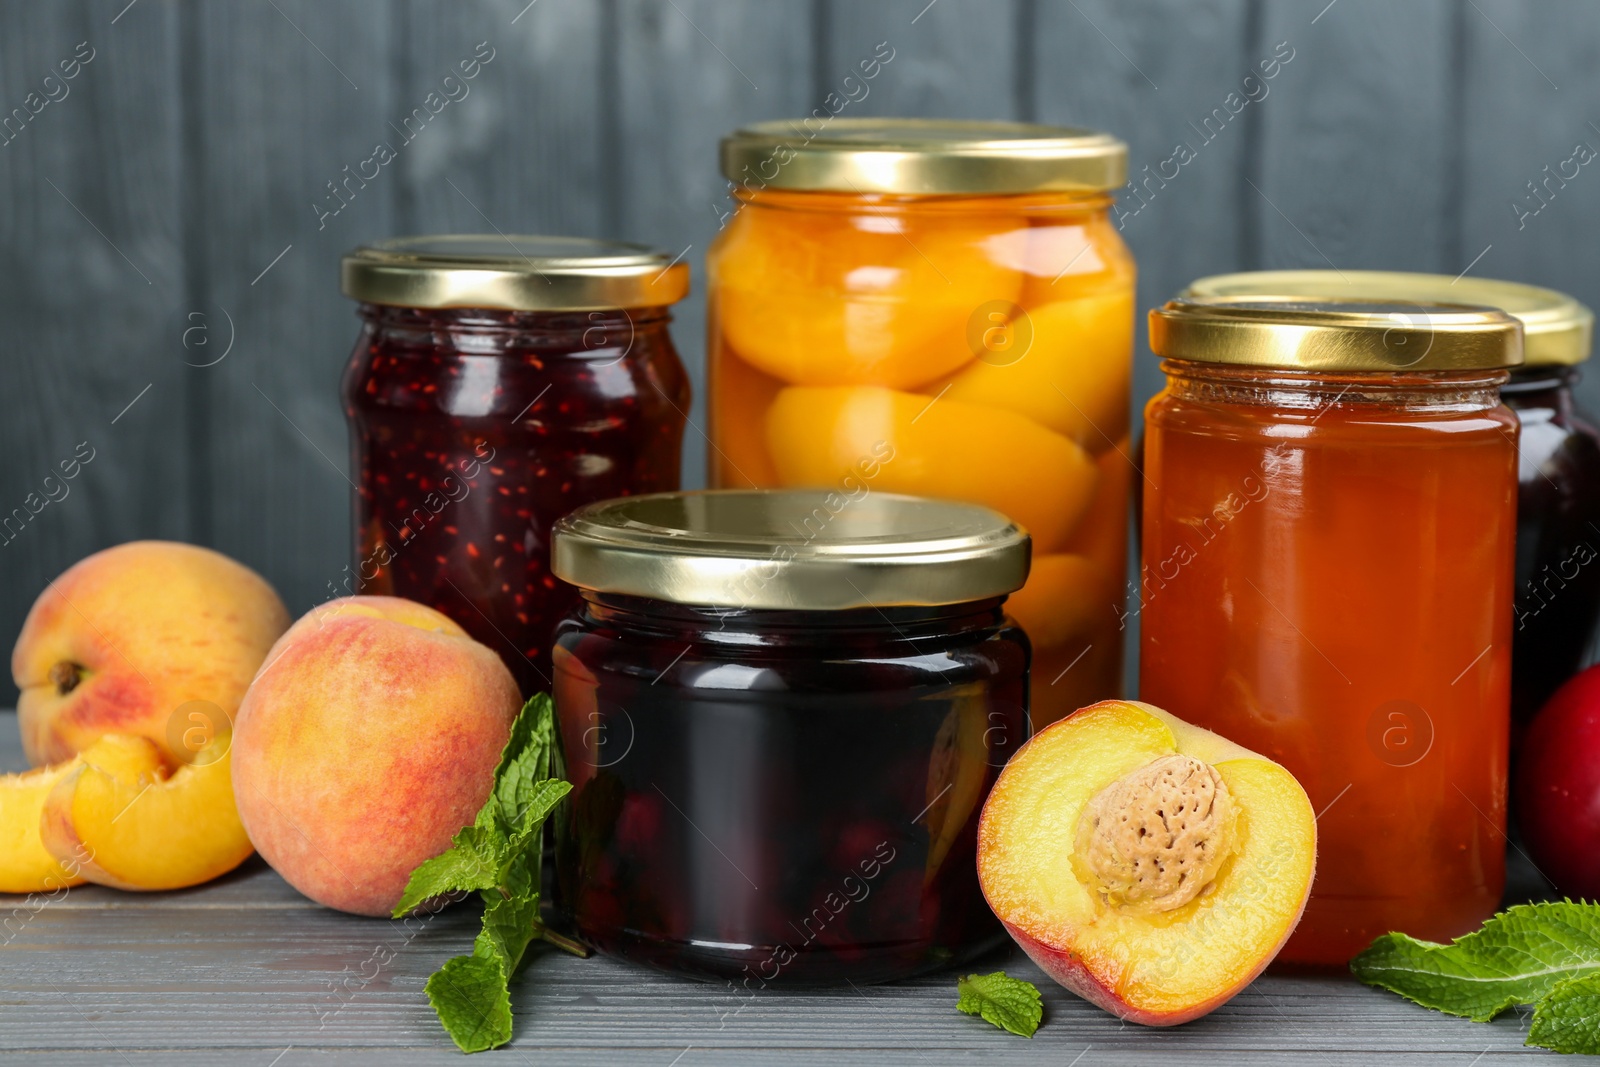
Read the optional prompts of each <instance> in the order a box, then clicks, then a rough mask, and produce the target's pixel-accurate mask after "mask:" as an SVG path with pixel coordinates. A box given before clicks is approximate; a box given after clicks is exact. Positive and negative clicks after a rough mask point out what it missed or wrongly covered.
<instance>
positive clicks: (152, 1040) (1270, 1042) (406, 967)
mask: <svg viewBox="0 0 1600 1067" xmlns="http://www.w3.org/2000/svg"><path fill="white" fill-rule="evenodd" d="M23 766H24V761H23V759H22V755H21V752H20V750H19V748H18V743H17V729H16V720H15V717H14V716H13V715H12V714H10V713H4V714H0V770H7V771H8V770H17V769H21V768H22V767H23ZM476 921H477V916H476V909H475V908H474V907H473V906H471V905H461V906H458V907H456V908H453V909H451V910H449V911H446V912H444V913H442V914H439V915H437V916H435V917H433V918H432V919H430V920H429V921H428V922H427V923H426V924H425V925H422V926H421V928H420V929H417V928H415V925H416V924H413V929H409V930H408V929H407V928H406V927H404V926H402V924H400V923H391V922H386V921H383V920H377V919H360V918H355V917H353V916H349V915H341V914H338V913H335V912H332V911H329V910H327V909H325V908H321V907H319V906H317V905H315V904H313V903H311V902H310V901H308V900H306V899H305V898H303V897H301V896H300V895H299V894H298V893H296V892H295V891H294V890H293V889H291V888H289V886H288V885H287V884H285V883H284V881H283V880H282V879H281V878H279V877H278V876H277V875H276V874H274V873H273V872H272V871H271V870H270V869H268V868H267V867H266V865H265V864H263V863H262V862H261V861H260V860H259V859H252V860H251V861H250V862H249V863H247V864H246V865H245V866H244V867H243V868H242V869H241V870H239V871H236V872H235V873H233V874H232V875H230V876H228V877H226V878H223V879H221V880H219V881H217V882H213V883H212V884H210V885H207V886H203V887H200V888H198V889H193V890H187V891H184V892H178V893H155V894H148V895H139V894H131V893H120V892H117V891H114V890H109V889H102V888H100V887H98V886H84V887H80V888H77V889H73V890H71V891H70V892H68V893H65V894H63V895H61V896H60V898H59V899H56V900H53V901H47V902H43V903H41V901H40V900H34V901H33V902H32V903H30V902H29V901H28V900H27V899H26V898H22V897H12V896H4V895H0V1059H5V1060H11V1059H15V1060H19V1061H26V1062H37V1061H39V1060H40V1059H42V1058H45V1059H49V1060H50V1061H51V1062H63V1063H90V1062H93V1063H124V1064H128V1065H135V1064H156V1063H160V1064H179V1065H183V1064H214V1063H221V1062H226V1063H232V1064H239V1065H241V1067H242V1065H247V1064H259V1065H260V1067H292V1065H295V1064H302V1063H334V1062H338V1063H355V1064H374V1065H376V1064H384V1065H388V1064H421V1063H457V1062H460V1060H461V1056H460V1053H458V1052H457V1051H456V1050H455V1047H454V1046H453V1045H451V1044H450V1042H449V1040H448V1039H447V1038H446V1037H445V1035H444V1032H443V1031H442V1030H441V1029H440V1028H439V1024H438V1022H437V1020H436V1019H435V1018H434V1016H433V1012H432V1010H431V1009H430V1008H429V1007H428V1003H427V1000H426V998H425V997H424V995H423V992H422V986H423V983H424V982H425V981H426V980H427V977H428V975H429V974H430V973H432V971H434V970H435V969H436V968H437V967H439V966H440V965H441V964H442V963H443V962H444V961H445V960H446V959H448V958H449V957H450V956H452V955H456V954H457V953H460V952H463V951H467V950H468V947H469V946H470V944H471V941H472V937H473V933H474V932H475V925H476ZM535 952H538V950H537V949H536V950H535ZM999 967H1004V968H1005V969H1006V970H1007V971H1009V972H1010V973H1011V974H1013V975H1017V976H1021V977H1025V978H1028V979H1030V980H1032V981H1033V982H1035V983H1037V984H1038V985H1039V987H1040V989H1041V990H1042V991H1043V993H1044V1003H1045V1020H1044V1025H1043V1026H1042V1027H1041V1028H1040V1030H1039V1033H1038V1035H1037V1036H1036V1037H1034V1038H1033V1039H1032V1040H1031V1041H1030V1040H1024V1039H1022V1038H1019V1037H1013V1036H1011V1035H1009V1034H1005V1033H1002V1032H1001V1031H999V1030H996V1029H994V1028H992V1027H990V1026H989V1025H988V1024H987V1023H983V1022H981V1021H979V1020H977V1019H973V1018H970V1017H968V1016H965V1015H961V1014H959V1013H958V1012H957V1011H956V1010H955V999H956V997H955V975H954V974H942V975H937V976H933V977H929V978H925V979H921V980H917V981H913V982H906V983H902V984H898V985H889V986H863V987H860V988H850V987H847V988H845V989H841V990H835V991H823V992H806V993H781V994H780V993H761V994H757V995H754V996H750V995H748V994H746V995H742V996H741V995H736V994H735V993H734V991H733V990H731V989H728V988H726V987H718V986H714V985H707V984H702V983H699V982H692V981H686V980H682V979H677V978H671V977H668V976H665V975H660V974H656V973H654V972H652V971H647V970H643V969H640V968H637V967H633V966H630V965H628V964H624V963H620V962H617V961H614V960H609V959H602V958H595V959H591V960H577V959H573V958H571V957H568V956H565V955H563V954H561V953H556V952H550V951H546V952H543V953H542V954H537V955H536V956H535V958H534V959H533V961H532V962H531V963H530V964H529V965H528V967H527V968H526V969H525V971H524V972H523V974H522V975H521V976H520V977H519V978H518V979H517V981H516V983H515V984H514V986H513V989H512V998H513V1005H514V1008H515V1012H516V1039H515V1040H514V1041H513V1042H512V1044H511V1045H509V1046H507V1047H506V1048H503V1049H500V1050H498V1051H496V1052H491V1053H488V1054H486V1056H485V1058H484V1059H483V1060H482V1061H481V1062H487V1063H527V1064H540V1065H543V1064H562V1065H563V1067H580V1065H585V1064H608V1065H609V1064H619V1063H639V1064H654V1065H659V1067H694V1065H697V1064H750V1063H769V1062H772V1063H776V1062H783V1063H818V1064H829V1065H836V1067H848V1065H852V1064H872V1065H874V1067H891V1065H897V1064H906V1065H927V1064H947V1063H972V1062H979V1061H986V1060H991V1059H993V1060H999V1059H1001V1058H1004V1059H1005V1062H1007V1063H1010V1064H1018V1065H1023V1064H1051V1065H1053V1067H1105V1065H1111V1064H1138V1063H1152V1062H1157V1061H1165V1062H1174V1059H1173V1058H1174V1057H1175V1056H1176V1057H1181V1060H1179V1061H1176V1062H1181V1063H1183V1064H1185V1065H1192V1064H1206V1063H1218V1064H1258V1063H1284V1062H1289V1061H1291V1060H1293V1061H1296V1062H1299V1063H1304V1064H1308V1065H1315V1064H1346V1063H1349V1064H1355V1063H1359V1064H1372V1063H1385V1064H1388V1063H1428V1064H1459V1065H1461V1067H1485V1065H1488V1064H1494V1063H1501V1062H1510V1061H1511V1060H1513V1059H1516V1060H1518V1061H1521V1062H1528V1061H1529V1060H1530V1058H1531V1057H1550V1056H1551V1055H1552V1054H1550V1053H1546V1052H1542V1051H1540V1050H1537V1049H1527V1048H1524V1047H1523V1045H1522V1041H1523V1036H1524V1034H1525V1032H1526V1024H1525V1022H1524V1021H1523V1020H1522V1019H1519V1018H1518V1017H1517V1016H1516V1015H1510V1016H1508V1017H1506V1018H1504V1019H1502V1020H1500V1021H1499V1022H1496V1023H1491V1024H1487V1025H1480V1024H1475V1023H1471V1022H1467V1021H1465V1020H1461V1019H1452V1018H1446V1017H1444V1016H1441V1015H1437V1014H1435V1013H1433V1012H1428V1011H1424V1010H1422V1009H1420V1008H1417V1007H1414V1006H1412V1005H1410V1004H1407V1003H1405V1002H1403V1001H1401V1000H1400V999H1399V998H1397V997H1393V996H1389V995H1387V994H1384V993H1380V992H1378V991H1376V990H1371V989H1367V988H1364V987H1363V986H1360V985H1358V984H1357V983H1356V982H1354V981H1352V980H1350V979H1346V978H1340V977H1302V976H1289V975H1270V974H1269V975H1267V976H1266V977H1263V978H1262V979H1260V980H1258V981H1257V982H1256V983H1255V984H1254V985H1253V986H1251V987H1250V988H1249V989H1247V990H1246V991H1245V992H1243V993H1241V994H1240V995H1239V996H1238V997H1237V998H1235V999H1234V1000H1233V1001H1232V1002H1231V1003H1229V1004H1227V1005H1225V1006H1224V1007H1223V1008H1221V1009H1219V1010H1218V1011H1217V1012H1215V1013H1213V1014H1212V1015H1210V1016H1208V1017H1207V1018H1204V1019H1201V1020H1198V1021H1196V1022H1193V1023H1190V1024H1188V1025H1187V1026H1182V1027H1178V1028H1175V1029H1170V1030H1151V1029H1145V1028H1142V1027H1137V1026H1133V1025H1130V1024H1125V1023H1122V1022H1120V1021H1119V1020H1117V1019H1114V1018H1112V1017H1111V1016H1109V1015H1106V1014H1105V1013H1103V1012H1101V1011H1100V1010H1098V1009H1096V1008H1093V1007H1091V1006H1089V1005H1088V1004H1086V1003H1084V1002H1082V1001H1080V1000H1078V999H1076V998H1075V997H1073V996H1072V995H1071V994H1069V993H1067V992H1066V991H1065V990H1063V989H1060V988H1059V987H1057V986H1055V985H1054V984H1052V983H1050V982H1049V980H1048V979H1046V978H1045V977H1044V976H1043V975H1042V974H1041V973H1040V972H1039V970H1038V969H1037V968H1036V967H1034V966H1033V965H1032V963H1030V962H1029V961H1028V960H1027V958H1026V957H1024V956H1022V954H1021V953H1020V952H1004V953H1000V954H998V955H997V956H996V957H995V958H994V959H993V960H989V961H984V963H983V965H982V967H981V969H983V970H991V969H995V968H999ZM1551 1062H1556V1061H1554V1060H1552V1061H1551Z"/></svg>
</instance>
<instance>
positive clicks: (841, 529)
mask: <svg viewBox="0 0 1600 1067" xmlns="http://www.w3.org/2000/svg"><path fill="white" fill-rule="evenodd" d="M856 492H857V495H854V496H852V495H849V494H848V493H847V492H846V491H845V490H843V489H841V490H834V491H830V490H826V489H778V490H761V489H748V490H747V489H729V490H713V491H706V492H693V493H689V492H686V493H656V494H653V495H650V496H634V497H622V498H619V499H616V500H604V501H601V502H599V503H597V504H590V505H588V506H586V507H582V508H579V509H578V510H577V511H574V512H572V513H571V514H570V515H567V516H566V517H565V518H562V519H561V520H559V521H558V522H557V523H556V524H555V529H554V532H553V535H552V553H551V556H552V568H551V569H552V570H553V571H554V573H555V575H556V577H558V578H560V579H562V580H563V581H566V582H570V583H572V584H573V585H576V586H578V587H579V588H582V589H592V590H595V591H597V592H602V593H622V594H626V595H630V596H640V597H650V598H652V599H655V600H665V601H669V602H671V603H675V604H687V605H696V606H701V607H717V608H764V609H775V610H791V611H837V610H844V609H848V608H887V607H895V606H906V605H935V604H964V603H969V602H971V601H975V600H985V599H987V598H989V597H997V596H1003V595H1005V594H1007V593H1011V592H1014V591H1016V590H1017V589H1020V588H1021V587H1022V583H1023V582H1024V581H1025V580H1026V579H1027V577H1028V558H1029V552H1030V544H1029V538H1028V535H1027V534H1026V533H1024V532H1023V531H1022V530H1021V528H1020V527H1018V526H1017V525H1016V524H1015V523H1013V522H1011V521H1010V520H1008V519H1007V518H1006V517H1005V516H1003V515H1001V514H1000V513H999V512H996V511H991V510H989V509H988V508H985V507H979V506H978V505H976V504H961V503H955V502H952V501H948V500H928V499H924V498H922V497H912V496H899V495H895V494H892V493H871V492H868V493H865V495H860V494H861V492H862V490H860V489H858V490H857V491H856Z"/></svg>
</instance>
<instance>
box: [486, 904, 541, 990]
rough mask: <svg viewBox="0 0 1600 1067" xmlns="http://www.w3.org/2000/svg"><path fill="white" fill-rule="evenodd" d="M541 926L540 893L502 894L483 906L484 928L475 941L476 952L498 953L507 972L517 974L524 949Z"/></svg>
mask: <svg viewBox="0 0 1600 1067" xmlns="http://www.w3.org/2000/svg"><path fill="white" fill-rule="evenodd" d="M540 929H541V924H540V922H539V894H537V893H535V894H533V895H532V896H528V897H515V896H512V897H499V898H497V899H495V900H492V901H490V902H489V904H488V906H486V907H485V908H484V909H483V930H482V931H481V932H480V933H479V934H478V939H477V940H476V941H474V942H473V943H472V954H473V955H474V956H494V957H496V958H498V959H499V960H500V963H501V966H502V967H503V968H504V969H505V972H506V974H508V975H512V974H516V973H517V964H518V963H520V962H521V960H522V953H523V951H524V950H525V949H527V947H528V943H529V942H531V941H532V940H533V939H534V938H536V937H538V936H539V930H540Z"/></svg>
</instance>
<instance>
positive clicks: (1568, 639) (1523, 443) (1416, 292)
mask: <svg viewBox="0 0 1600 1067" xmlns="http://www.w3.org/2000/svg"><path fill="white" fill-rule="evenodd" d="M1263 292H1266V293H1276V294H1280V295H1284V296H1298V297H1309V298H1316V297H1328V296H1335V297H1337V296H1343V297H1346V298H1352V299H1354V298H1369V299H1387V300H1394V299H1403V300H1410V301H1420V302H1427V301H1444V302H1449V303H1456V304H1481V305H1485V306H1488V307H1496V308H1499V309H1500V310H1502V311H1504V312H1506V313H1507V314H1509V315H1512V316H1515V317H1516V318H1518V319H1521V320H1522V327H1523V333H1524V338H1525V340H1524V356H1525V361H1524V363H1523V365H1522V366H1520V367H1514V368H1512V370H1511V380H1510V381H1509V382H1507V383H1506V384H1505V385H1503V386H1501V387H1500V398H1501V399H1502V400H1503V401H1505V404H1506V406H1507V407H1509V408H1510V409H1511V410H1512V411H1514V412H1516V414H1517V419H1518V421H1519V422H1521V424H1522V433H1521V435H1520V437H1519V439H1518V443H1517V572H1516V583H1517V584H1516V600H1515V603H1514V606H1513V609H1512V610H1513V612H1514V614H1515V617H1516V622H1515V623H1514V624H1513V626H1512V635H1511V722H1512V739H1513V742H1515V741H1516V740H1517V739H1518V738H1519V737H1520V735H1521V732H1522V730H1523V728H1525V727H1526V726H1527V724H1528V722H1529V721H1530V720H1531V719H1532V718H1533V716H1534V714H1535V713H1536V712H1538V710H1539V709H1540V708H1541V707H1542V706H1544V703H1545V701H1546V700H1548V699H1550V697H1551V695H1552V694H1554V693H1555V691H1556V690H1557V689H1558V688H1560V686H1561V683H1562V682H1564V681H1566V680H1567V679H1568V678H1570V677H1572V676H1573V675H1574V674H1576V673H1577V671H1578V668H1579V667H1581V666H1582V665H1583V662H1584V659H1585V657H1586V656H1587V654H1588V652H1589V649H1590V645H1591V643H1592V642H1593V640H1594V636H1595V628H1596V624H1597V623H1600V433H1597V432H1596V430H1595V428H1594V425H1593V422H1592V420H1591V419H1590V418H1589V417H1588V416H1587V415H1585V414H1583V413H1582V412H1581V411H1579V410H1578V408H1577V407H1576V406H1575V405H1574V404H1573V399H1572V387H1573V385H1575V384H1576V383H1577V380H1578V364H1580V363H1582V362H1583V361H1584V360H1586V359H1588V358H1589V343H1590V336H1591V334H1592V332H1593V325H1594V315H1593V314H1592V313H1591V312H1590V311H1589V309H1588V308H1586V307H1584V306H1583V305H1582V304H1580V303H1578V301H1576V300H1574V299H1573V298H1572V297H1570V296H1567V295H1566V294H1565V293H1558V292H1556V291H1555V290H1553V289H1541V288H1538V287H1537V286H1532V285H1523V284H1521V283H1519V282H1506V281H1496V280H1494V279H1490V278H1470V277H1460V278H1452V277H1450V276H1449V275H1447V274H1406V273H1399V272H1393V271H1356V270H1347V271H1331V270H1288V271H1260V272H1255V273H1249V274H1222V275H1217V276H1215V277H1211V278H1202V279H1200V280H1199V281H1197V282H1195V283H1194V284H1193V285H1191V286H1190V287H1189V290H1188V294H1189V295H1190V296H1197V297H1227V296H1248V295H1251V294H1259V293H1263Z"/></svg>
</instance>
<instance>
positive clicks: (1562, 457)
mask: <svg viewBox="0 0 1600 1067" xmlns="http://www.w3.org/2000/svg"><path fill="white" fill-rule="evenodd" d="M1577 376H1578V372H1577V369H1576V368H1574V367H1563V366H1556V367H1545V366H1536V367H1526V368H1523V369H1522V370H1518V371H1515V372H1513V374H1512V376H1511V381H1510V382H1509V383H1508V384H1507V385H1505V386H1504V387H1503V388H1502V389H1501V395H1502V396H1503V397H1504V399H1505V402H1506V404H1507V406H1509V407H1510V408H1511V409H1512V410H1513V411H1515V412H1516V413H1517V417H1518V418H1519V419H1520V420H1521V422H1522V436H1521V440H1520V442H1519V444H1518V451H1519V460H1518V469H1517V481H1518V489H1517V599H1516V622H1515V623H1514V624H1513V627H1512V646H1511V715H1512V720H1513V723H1514V729H1515V730H1516V732H1517V733H1518V734H1520V732H1521V729H1522V728H1523V727H1525V726H1526V725H1527V723H1528V721H1529V720H1530V719H1532V718H1533V716H1534V714H1535V713H1536V712H1538V710H1539V709H1540V708H1541V707H1542V706H1543V705H1544V703H1545V701H1546V700H1548V699H1549V698H1550V696H1551V695H1552V694H1553V693H1554V692H1555V691H1556V689H1557V688H1559V687H1560V685H1561V683H1562V682H1565V681H1566V680H1567V679H1568V678H1570V677H1572V676H1573V675H1574V674H1576V673H1577V671H1578V668H1579V667H1580V666H1581V665H1582V664H1583V660H1584V655H1585V653H1586V652H1587V651H1588V648H1589V645H1590V642H1591V641H1592V640H1593V639H1594V633H1595V624H1596V622H1597V621H1600V433H1596V431H1595V428H1594V427H1593V426H1592V425H1590V423H1589V420H1588V419H1587V418H1586V417H1585V416H1584V415H1583V414H1582V413H1581V412H1579V411H1577V410H1576V409H1575V408H1574V406H1573V402H1572V386H1573V384H1574V383H1575V382H1576V381H1577Z"/></svg>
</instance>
